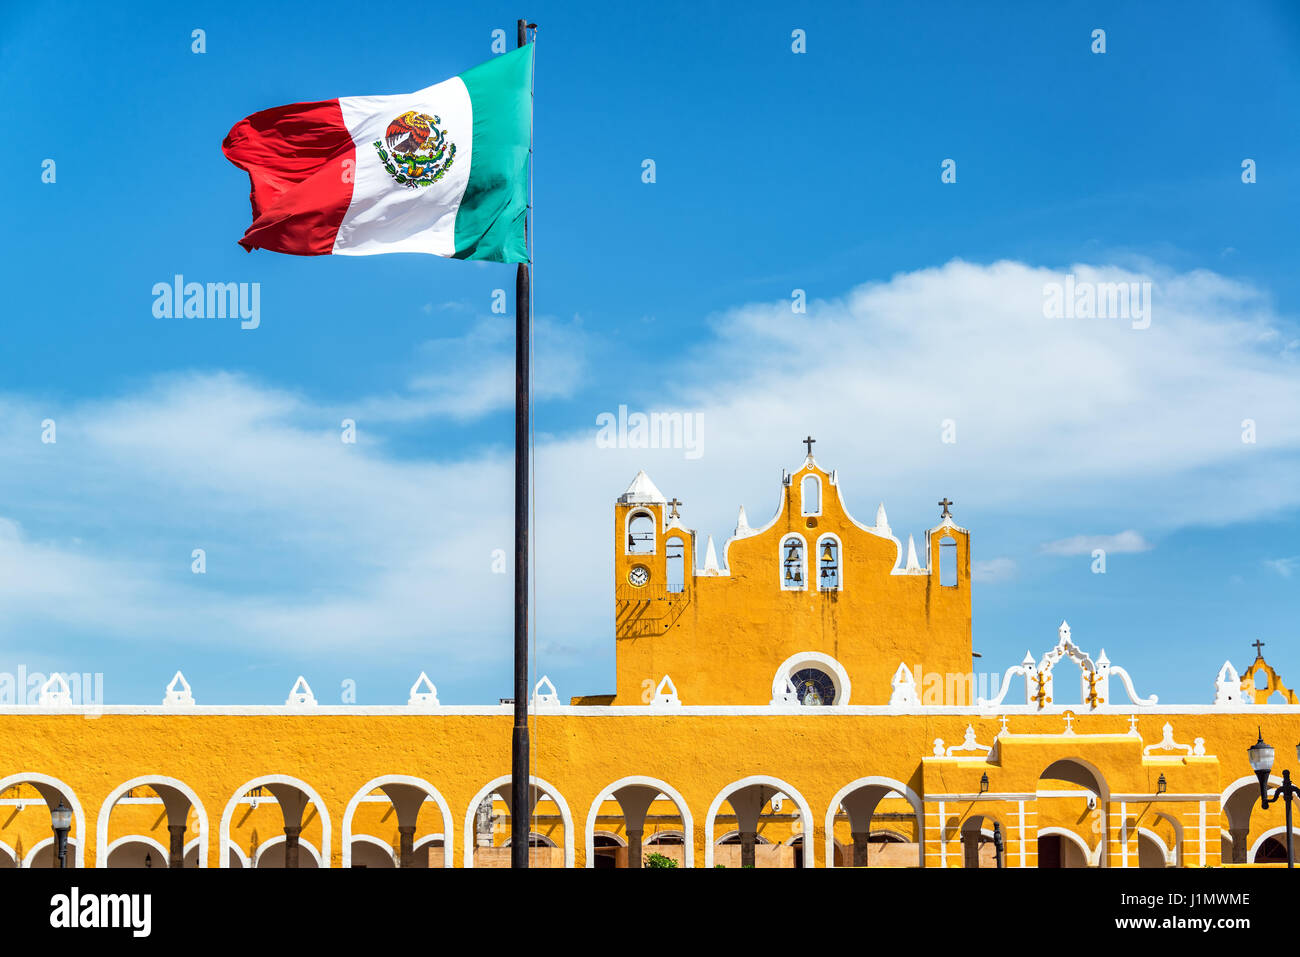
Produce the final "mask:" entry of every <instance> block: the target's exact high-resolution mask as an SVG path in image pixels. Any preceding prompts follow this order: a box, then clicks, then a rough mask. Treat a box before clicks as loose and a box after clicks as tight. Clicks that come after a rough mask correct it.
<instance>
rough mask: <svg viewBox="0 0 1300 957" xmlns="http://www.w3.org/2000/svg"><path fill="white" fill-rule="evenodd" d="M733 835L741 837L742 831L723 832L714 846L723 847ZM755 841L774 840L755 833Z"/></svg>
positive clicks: (757, 842) (766, 841)
mask: <svg viewBox="0 0 1300 957" xmlns="http://www.w3.org/2000/svg"><path fill="white" fill-rule="evenodd" d="M800 836H801V835H798V834H796V835H795V837H800ZM733 837H735V838H738V837H740V832H739V831H727V832H726V833H725V834H723V835H722V836H721V837H719V838H718V839H717V840H715V841H714V842H713V846H714V847H722V846H723V845H724V844H726V843H727V842H728V841H729V840H731V839H732V838H733ZM754 843H755V844H771V843H772V842H771V840H769V839H768V838H766V837H764V836H763V835H762V834H755V835H754Z"/></svg>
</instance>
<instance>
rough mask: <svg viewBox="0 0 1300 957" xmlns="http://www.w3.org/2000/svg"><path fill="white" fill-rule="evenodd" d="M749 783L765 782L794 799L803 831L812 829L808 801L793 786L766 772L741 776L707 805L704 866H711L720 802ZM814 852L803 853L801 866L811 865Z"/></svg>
mask: <svg viewBox="0 0 1300 957" xmlns="http://www.w3.org/2000/svg"><path fill="white" fill-rule="evenodd" d="M751 784H766V785H767V786H768V787H771V788H775V789H776V790H777V791H780V792H781V793H782V794H785V795H787V796H789V797H790V798H793V799H794V803H795V804H797V805H799V819H800V821H801V823H802V824H803V833H805V834H811V833H812V829H813V817H812V809H811V808H809V807H808V802H807V801H805V800H804V796H803V795H802V794H800V793H799V792H798V791H796V790H795V789H794V788H793V787H791V786H790V785H789V784H787V783H786V782H785V781H782V780H781V779H780V778H774V777H770V776H768V775H766V774H751V775H750V776H749V777H747V778H741V779H740V780H739V781H732V782H731V783H730V784H728V785H726V786H725V787H723V789H722V790H721V791H719V792H718V795H717V797H715V798H714V799H713V803H712V804H710V805H709V814H708V816H707V817H706V818H705V819H704V866H705V867H706V868H712V867H713V821H714V818H716V817H717V816H718V809H719V808H720V807H722V802H723V801H725V800H726V799H727V798H728V797H730V796H731V795H732V794H734V793H736V792H737V791H739V790H740V789H741V788H745V787H749V786H750V785H751ZM810 843H811V842H810ZM815 856H816V855H814V854H805V855H804V856H803V866H804V867H812V866H813V858H814V857H815Z"/></svg>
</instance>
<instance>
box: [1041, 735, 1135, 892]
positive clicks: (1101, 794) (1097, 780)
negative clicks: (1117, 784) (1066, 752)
mask: <svg viewBox="0 0 1300 957" xmlns="http://www.w3.org/2000/svg"><path fill="white" fill-rule="evenodd" d="M1067 763H1069V764H1076V765H1078V766H1079V767H1081V768H1083V769H1084V770H1085V771H1087V772H1088V773H1089V774H1090V775H1091V776H1092V781H1093V783H1094V784H1095V785H1097V792H1098V793H1097V807H1098V808H1101V809H1105V810H1103V812H1102V813H1103V814H1104V816H1105V818H1106V828H1107V830H1109V828H1110V813H1111V812H1110V811H1109V808H1110V784H1109V783H1108V782H1107V781H1106V775H1104V774H1102V773H1101V769H1100V768H1098V767H1097V766H1096V765H1095V764H1093V763H1092V762H1090V761H1085V760H1084V759H1083V758H1080V757H1075V756H1073V755H1071V756H1067V757H1064V758H1056V759H1055V760H1053V761H1050V762H1048V764H1047V767H1045V768H1043V770H1042V771H1039V772H1038V778H1037V780H1038V781H1042V780H1043V775H1044V774H1045V773H1046V772H1047V769H1048V768H1050V767H1052V766H1054V765H1057V764H1067ZM1049 780H1051V779H1050V778H1049ZM1088 790H1089V791H1091V790H1092V789H1091V788H1089V789H1088ZM1115 813H1116V814H1118V813H1119V812H1118V811H1116V812H1115ZM1039 833H1042V832H1041V831H1040V832H1039ZM1062 833H1068V832H1062ZM1084 848H1085V850H1086V848H1087V845H1086V844H1085V845H1084ZM1089 853H1091V852H1089ZM1095 853H1096V861H1095V863H1092V858H1091V857H1089V862H1090V864H1091V866H1094V867H1108V866H1109V865H1110V854H1109V850H1108V848H1107V847H1106V837H1105V835H1104V834H1103V835H1102V837H1101V839H1100V840H1099V841H1098V842H1097V850H1096V852H1095Z"/></svg>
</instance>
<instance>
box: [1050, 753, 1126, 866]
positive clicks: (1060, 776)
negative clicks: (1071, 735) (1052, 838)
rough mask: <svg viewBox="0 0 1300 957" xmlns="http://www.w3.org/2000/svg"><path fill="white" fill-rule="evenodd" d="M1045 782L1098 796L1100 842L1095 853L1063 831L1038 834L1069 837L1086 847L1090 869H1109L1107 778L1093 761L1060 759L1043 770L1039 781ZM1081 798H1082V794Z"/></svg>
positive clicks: (1123, 823) (1073, 757)
mask: <svg viewBox="0 0 1300 957" xmlns="http://www.w3.org/2000/svg"><path fill="white" fill-rule="evenodd" d="M1045 778H1046V779H1047V780H1051V781H1066V782H1068V783H1070V784H1073V785H1075V786H1077V787H1081V788H1083V789H1085V790H1086V791H1089V792H1091V793H1092V794H1095V795H1096V796H1097V806H1096V811H1097V812H1099V813H1101V814H1102V829H1101V840H1100V841H1099V842H1098V844H1097V849H1096V851H1093V850H1091V849H1090V848H1088V845H1087V843H1086V842H1084V841H1083V840H1082V839H1080V838H1079V837H1078V835H1076V834H1074V833H1073V832H1069V831H1066V830H1065V829H1064V828H1043V829H1040V830H1039V833H1040V834H1043V833H1048V834H1056V833H1060V834H1061V835H1062V836H1065V835H1067V834H1068V835H1069V836H1070V837H1073V838H1074V839H1075V840H1076V841H1077V842H1078V843H1079V844H1080V845H1081V846H1082V847H1083V849H1084V853H1085V856H1086V857H1087V859H1088V861H1089V864H1090V866H1092V867H1109V866H1110V849H1109V847H1108V845H1107V838H1108V837H1109V835H1110V786H1109V785H1108V784H1107V783H1106V776H1105V775H1104V774H1102V773H1101V769H1100V768H1098V767H1097V766H1096V765H1095V764H1093V763H1092V762H1090V761H1086V760H1084V759H1083V758H1080V757H1076V756H1074V755H1070V756H1068V757H1064V758H1057V759H1056V760H1054V761H1052V762H1051V763H1050V764H1048V765H1047V767H1045V768H1043V770H1042V771H1040V772H1039V774H1038V778H1037V780H1038V782H1040V783H1041V782H1042V781H1043V779H1045ZM1079 796H1080V797H1083V795H1082V794H1080V795H1079ZM1126 826H1127V825H1126V822H1124V821H1120V827H1121V828H1123V827H1126ZM1124 846H1125V847H1127V842H1125V843H1124Z"/></svg>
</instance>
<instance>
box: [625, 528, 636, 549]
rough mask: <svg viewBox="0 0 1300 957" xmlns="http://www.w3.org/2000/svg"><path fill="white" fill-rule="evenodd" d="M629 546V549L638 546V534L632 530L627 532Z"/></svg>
mask: <svg viewBox="0 0 1300 957" xmlns="http://www.w3.org/2000/svg"><path fill="white" fill-rule="evenodd" d="M627 547H628V549H629V550H631V549H633V548H636V536H634V535H633V534H632V533H631V532H628V533H627Z"/></svg>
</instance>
